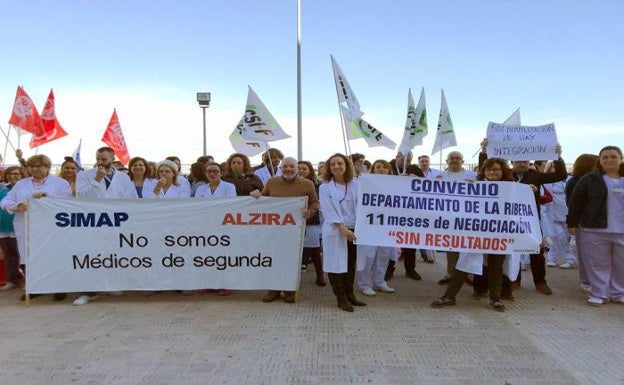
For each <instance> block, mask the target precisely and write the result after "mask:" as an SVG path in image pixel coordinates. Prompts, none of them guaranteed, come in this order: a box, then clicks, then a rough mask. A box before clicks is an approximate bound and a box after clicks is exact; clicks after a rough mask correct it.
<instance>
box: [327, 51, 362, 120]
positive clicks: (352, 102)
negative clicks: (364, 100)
mask: <svg viewBox="0 0 624 385" xmlns="http://www.w3.org/2000/svg"><path fill="white" fill-rule="evenodd" d="M331 61H332V68H333V70H334V81H335V82H336V93H337V94H338V103H339V104H340V105H341V106H344V104H346V106H347V108H348V109H349V113H350V115H351V116H352V117H353V119H358V118H360V117H362V115H364V113H363V112H362V110H360V103H359V102H358V100H357V98H356V97H355V94H354V93H353V90H352V89H351V86H350V85H349V82H348V81H347V78H346V77H345V76H344V74H343V73H342V70H341V69H340V66H339V65H338V63H336V60H334V57H333V56H332V57H331ZM343 103H344V104H343Z"/></svg>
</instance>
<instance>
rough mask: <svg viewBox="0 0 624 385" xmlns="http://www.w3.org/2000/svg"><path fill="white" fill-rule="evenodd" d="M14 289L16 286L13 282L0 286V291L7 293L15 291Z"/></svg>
mask: <svg viewBox="0 0 624 385" xmlns="http://www.w3.org/2000/svg"><path fill="white" fill-rule="evenodd" d="M16 287H17V285H16V284H14V283H13V282H7V283H5V284H4V285H2V286H0V291H9V290H13V289H15V288H16Z"/></svg>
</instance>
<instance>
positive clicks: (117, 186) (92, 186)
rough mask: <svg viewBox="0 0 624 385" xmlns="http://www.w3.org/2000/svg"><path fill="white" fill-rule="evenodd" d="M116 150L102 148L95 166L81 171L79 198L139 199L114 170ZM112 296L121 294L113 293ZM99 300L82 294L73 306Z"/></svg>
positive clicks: (123, 178)
mask: <svg viewBox="0 0 624 385" xmlns="http://www.w3.org/2000/svg"><path fill="white" fill-rule="evenodd" d="M114 160H115V150H113V149H112V148H110V147H101V148H99V149H98V150H97V151H96V152H95V166H94V167H93V168H92V169H90V170H86V171H81V172H80V173H78V176H77V177H76V195H77V196H78V198H100V199H111V198H121V199H124V198H125V199H130V198H138V197H139V196H138V195H137V192H136V189H135V188H134V183H132V181H131V180H130V178H129V177H128V175H126V174H124V173H123V172H119V171H116V170H115V169H114V168H113V161H114ZM111 294H120V293H119V292H111ZM96 298H97V293H94V292H90V293H82V295H81V296H80V297H78V298H77V299H76V300H75V301H74V302H73V305H75V306H81V305H86V304H87V303H89V302H90V301H92V300H94V299H96Z"/></svg>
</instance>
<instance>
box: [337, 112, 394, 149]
mask: <svg viewBox="0 0 624 385" xmlns="http://www.w3.org/2000/svg"><path fill="white" fill-rule="evenodd" d="M340 108H341V109H342V118H343V119H344V124H345V127H346V128H347V139H349V140H351V139H360V138H363V139H364V140H366V143H368V147H377V146H384V147H387V148H389V149H391V150H394V148H395V147H396V143H394V142H393V141H392V140H391V139H390V138H388V137H387V136H386V135H384V134H383V133H382V132H381V131H379V130H378V129H376V128H375V127H373V126H372V125H371V124H370V123H368V122H367V121H366V120H364V119H362V118H361V117H360V118H357V119H353V117H352V116H351V114H350V113H349V110H348V109H347V108H346V107H344V106H340Z"/></svg>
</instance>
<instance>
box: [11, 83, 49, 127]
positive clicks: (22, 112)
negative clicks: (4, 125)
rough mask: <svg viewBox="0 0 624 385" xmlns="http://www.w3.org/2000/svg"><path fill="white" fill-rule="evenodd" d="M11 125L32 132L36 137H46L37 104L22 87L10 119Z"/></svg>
mask: <svg viewBox="0 0 624 385" xmlns="http://www.w3.org/2000/svg"><path fill="white" fill-rule="evenodd" d="M9 124H12V125H14V126H16V127H19V128H21V129H22V130H24V131H27V132H30V133H31V134H33V136H35V137H41V136H42V135H44V130H43V123H42V122H41V117H40V116H39V112H37V108H36V107H35V103H33V101H32V99H31V98H30V96H28V94H27V93H26V91H24V89H23V88H22V87H21V86H18V87H17V93H16V94H15V103H14V104H13V113H12V114H11V118H10V119H9Z"/></svg>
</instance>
